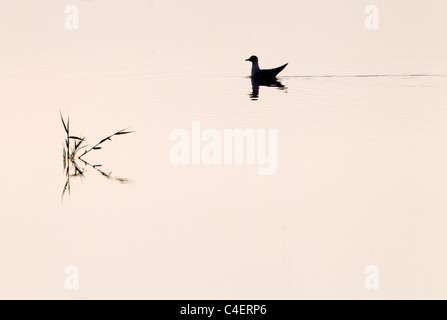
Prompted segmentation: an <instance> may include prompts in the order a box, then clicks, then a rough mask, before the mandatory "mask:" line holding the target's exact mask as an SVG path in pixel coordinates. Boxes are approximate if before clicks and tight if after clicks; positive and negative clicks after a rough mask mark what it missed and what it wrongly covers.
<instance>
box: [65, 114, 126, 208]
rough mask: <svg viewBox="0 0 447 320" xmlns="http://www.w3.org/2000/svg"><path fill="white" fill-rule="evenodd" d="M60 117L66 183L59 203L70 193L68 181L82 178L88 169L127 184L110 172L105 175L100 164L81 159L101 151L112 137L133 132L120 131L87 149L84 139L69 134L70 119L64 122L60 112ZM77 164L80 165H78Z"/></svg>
mask: <svg viewBox="0 0 447 320" xmlns="http://www.w3.org/2000/svg"><path fill="white" fill-rule="evenodd" d="M60 117H61V121H62V125H63V126H64V130H65V133H66V137H65V142H64V146H63V166H64V172H65V176H66V181H65V185H64V188H63V189H62V196H61V201H62V200H63V199H64V196H65V194H66V193H67V192H68V194H69V195H70V193H71V186H70V179H71V178H79V177H80V178H84V177H85V173H86V172H87V171H88V168H91V169H94V170H95V171H96V172H98V173H99V174H101V175H102V176H103V177H105V178H107V179H109V180H113V181H117V182H120V183H127V182H129V179H127V178H122V177H117V176H112V172H111V171H110V172H108V173H107V172H106V171H104V170H101V167H102V164H91V163H89V162H88V161H87V160H85V159H83V157H84V156H85V155H86V154H88V153H89V152H92V151H98V150H101V149H102V145H103V144H104V143H106V142H107V141H111V140H112V138H113V137H115V136H121V135H125V134H130V133H133V132H134V131H128V129H129V128H126V129H122V130H120V131H117V132H115V133H113V134H111V135H109V136H107V137H105V138H103V139H101V140H100V141H99V142H98V143H96V144H95V145H93V146H92V147H90V148H88V147H89V145H88V144H87V141H86V138H85V137H82V136H76V135H72V134H70V118H69V117H67V121H65V120H64V117H63V116H62V112H60ZM81 150H84V152H83V153H82V154H80V153H81ZM79 163H82V164H81V165H80V164H79Z"/></svg>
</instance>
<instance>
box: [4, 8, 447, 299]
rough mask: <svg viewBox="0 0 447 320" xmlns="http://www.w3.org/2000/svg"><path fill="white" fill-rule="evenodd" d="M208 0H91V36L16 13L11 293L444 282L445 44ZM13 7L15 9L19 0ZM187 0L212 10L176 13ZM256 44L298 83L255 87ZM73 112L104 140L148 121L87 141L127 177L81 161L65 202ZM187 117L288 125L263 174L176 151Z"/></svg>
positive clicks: (311, 289) (309, 289) (343, 291)
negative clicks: (369, 269) (270, 17)
mask: <svg viewBox="0 0 447 320" xmlns="http://www.w3.org/2000/svg"><path fill="white" fill-rule="evenodd" d="M347 2H349V1H347ZM306 3H307V2H306V1H301V2H299V4H296V3H295V2H290V3H289V2H287V3H284V5H290V6H292V7H293V6H294V4H295V7H293V8H294V10H295V9H296V10H295V12H298V11H300V12H302V11H303V10H309V12H308V13H307V14H309V15H312V16H313V17H314V20H312V19H310V18H309V19H307V20H306V21H320V20H318V18H317V17H319V15H318V12H319V11H318V10H323V11H320V12H323V13H322V14H324V15H326V14H327V12H326V10H329V9H330V8H328V9H324V8H323V7H321V6H320V5H319V4H318V5H316V7H309V6H308V5H306ZM350 3H351V2H350ZM430 3H431V4H432V6H433V7H436V2H430ZM351 4H352V6H353V8H352V9H348V10H349V12H351V11H352V12H355V10H357V9H358V8H357V7H356V5H354V4H353V2H352V3H351ZM200 5H201V6H199V4H197V7H195V6H193V7H192V8H189V7H188V6H187V5H184V4H177V7H176V8H177V10H176V11H175V12H177V13H172V14H168V12H171V11H170V10H172V9H173V7H175V6H171V5H167V4H161V3H158V2H156V1H155V2H150V1H141V3H139V4H134V5H129V6H128V7H125V8H123V7H121V6H120V5H119V4H118V3H116V2H113V4H111V5H110V6H109V9H108V10H109V11H107V12H108V15H105V16H104V15H103V16H101V17H102V18H101V19H102V20H99V21H96V22H95V21H93V20H94V19H93V17H94V16H95V15H96V16H98V15H100V14H101V12H103V11H102V10H104V8H105V7H104V6H105V4H104V1H103V2H101V1H99V2H98V3H97V2H96V1H95V2H91V3H90V2H83V3H80V9H81V10H82V11H81V12H84V15H85V16H84V17H85V18H84V19H85V20H81V23H83V24H81V28H80V29H79V30H78V31H75V32H78V33H77V34H76V33H69V32H68V31H66V30H64V29H61V30H59V29H54V27H53V25H57V23H59V22H60V21H56V19H51V17H52V15H53V14H54V15H55V14H57V12H59V11H60V9H61V8H62V12H63V6H62V7H57V6H55V5H54V4H50V2H48V3H47V4H46V6H47V7H48V8H51V9H50V10H49V11H48V12H43V13H42V14H43V15H44V18H46V19H47V20H46V21H48V22H47V24H48V25H45V26H41V25H40V24H38V22H37V20H36V19H37V18H32V17H30V16H29V13H26V14H25V15H26V16H27V17H28V18H29V19H31V20H30V26H31V24H32V23H37V27H36V29H35V30H34V31H33V33H32V32H31V31H30V30H28V28H30V26H28V27H25V26H18V27H17V29H16V31H14V32H16V37H19V36H20V35H21V36H22V37H23V39H25V40H26V41H24V42H17V41H18V40H13V39H15V38H13V37H9V36H8V37H7V38H6V40H5V41H6V43H7V44H10V46H8V48H7V49H5V50H2V51H3V54H2V55H3V58H2V59H1V61H0V72H1V73H0V92H2V94H1V96H0V104H1V108H0V118H1V119H2V120H1V123H2V125H1V127H0V134H1V136H2V139H1V143H0V145H1V146H2V160H1V162H0V163H1V167H2V169H3V170H2V178H1V179H0V191H1V194H2V201H1V203H2V204H1V214H0V220H1V223H0V250H1V252H2V275H0V283H1V287H2V290H0V297H3V298H5V297H8V298H11V297H25V298H158V299H159V298H170V299H176V298H211V299H214V298H233V299H239V298H251V299H258V298H259V299H276V298H282V299H296V298H392V297H401V298H413V297H419V298H420V297H435V298H441V297H444V298H445V297H446V292H445V288H446V284H447V283H446V281H445V267H446V265H447V255H446V252H447V251H446V249H447V248H446V243H447V242H446V240H447V236H446V232H445V225H446V222H447V218H446V216H445V212H446V210H447V200H446V199H447V197H446V190H447V188H446V181H447V169H446V166H445V164H446V163H447V140H446V137H447V108H446V103H445V102H446V101H447V99H446V98H447V96H446V92H447V63H445V60H443V59H442V58H440V54H441V53H442V52H445V48H444V47H442V48H440V47H438V46H440V44H439V43H435V42H431V41H430V39H431V38H429V39H428V40H426V41H427V43H426V45H427V50H428V51H429V52H435V53H433V54H432V55H431V54H427V56H425V57H415V56H413V55H412V54H413V53H412V52H414V51H412V50H407V49H409V48H412V44H409V42H402V43H400V46H398V47H394V48H392V49H388V50H389V52H388V51H387V49H385V48H382V47H381V46H380V45H378V44H380V41H381V40H380V39H378V38H377V36H373V38H369V39H366V40H365V39H364V38H365V37H366V35H365V34H364V30H363V29H361V28H360V29H359V30H357V31H351V32H348V33H346V32H345V33H340V34H344V37H342V40H341V44H339V45H338V46H336V47H335V48H334V47H333V45H334V43H333V37H332V33H331V32H333V31H325V30H327V29H330V28H327V27H328V24H330V22H328V21H326V20H324V21H323V20H321V21H320V23H319V24H316V25H314V27H313V29H310V30H308V31H307V35H302V33H301V32H300V31H303V29H302V28H297V29H293V26H294V24H293V21H296V20H292V13H284V15H285V16H284V18H283V19H282V20H279V21H278V26H276V27H275V29H274V31H271V29H270V28H269V27H268V26H260V27H257V28H256V29H255V28H253V27H252V26H251V25H250V21H252V19H253V18H248V19H247V21H246V22H244V21H245V20H244V17H246V15H245V14H246V13H248V12H249V5H248V4H240V5H239V7H238V11H237V12H238V13H237V14H236V15H235V17H234V19H235V21H234V24H235V25H231V26H229V27H228V28H227V29H226V28H223V27H222V26H221V22H223V21H222V19H223V18H222V14H223V15H224V16H225V15H226V14H230V9H225V6H221V5H218V6H213V5H211V4H204V3H202V4H200ZM232 5H233V6H237V4H236V3H233V4H232ZM439 5H440V6H442V5H441V4H439ZM31 6H32V5H31ZM182 6H183V7H182ZM413 6H414V5H413ZM186 7H188V8H189V9H188V8H186ZM361 7H362V6H360V7H359V8H360V19H362V17H363V16H362V10H361ZM199 8H200V10H199ZM392 8H394V7H393V6H391V8H390V10H391V9H392ZM413 9H414V10H416V9H417V8H416V7H415V8H413ZM3 10H9V14H10V16H12V17H14V16H16V17H17V16H18V15H19V12H20V8H18V7H16V5H12V3H11V4H10V6H9V7H8V8H4V9H3ZM58 10H59V11H58ZM182 10H183V11H184V10H186V11H188V10H190V11H188V12H187V15H189V16H194V17H197V21H192V22H191V23H190V24H187V23H186V18H184V19H185V20H183V18H181V19H180V18H179V17H181V15H180V14H179V12H182ZM216 10H217V11H216ZM271 10H272V8H270V6H268V5H267V7H262V8H260V9H259V11H258V15H266V14H267V13H268V12H270V11H271ZM337 10H341V9H340V8H338V9H337ZM26 11H27V12H28V10H26ZM141 11H142V12H141ZM120 12H121V13H120ZM216 12H219V14H217V13H216ZM337 12H338V11H337ZM396 14H397V13H396ZM300 15H303V17H302V18H303V19H304V15H305V13H300ZM289 16H290V17H289ZM162 17H165V19H166V21H164V20H163V18H162ZM289 18H290V19H289ZM176 19H177V20H176ZM178 19H180V20H178ZM214 19H216V21H214ZM315 19H316V20H315ZM0 20H1V19H0ZM8 21H9V20H8ZM405 21H406V20H405ZM437 21H438V20H436V19H434V22H433V23H439V24H441V25H442V22H439V21H438V22H437ZM100 22H101V23H100ZM8 23H9V24H13V23H14V22H12V21H9V22H8ZM295 23H296V22H295ZM300 23H301V24H304V22H300ZM309 23H310V22H309ZM345 23H346V25H344V24H342V25H341V26H340V28H346V30H351V29H352V25H354V24H355V22H354V21H351V20H349V19H348V20H346V21H345ZM2 24H4V25H6V22H2ZM203 24H206V25H207V26H208V28H209V33H208V32H206V30H203V28H202V27H203ZM301 24H300V26H301ZM39 26H40V27H39ZM61 26H63V25H61ZM323 26H326V28H324V27H323ZM444 26H445V23H444ZM163 27H166V28H167V29H164V28H163ZM281 28H283V29H282V30H284V32H285V33H286V34H283V33H281V32H280V29H281ZM154 29H156V30H154ZM237 30H239V32H238V31H237ZM354 30H356V29H354ZM444 30H445V28H444ZM5 32H6V31H5V30H4V28H3V31H2V33H5ZM303 32H304V31H303ZM382 32H383V34H382V35H383V37H384V38H386V39H388V40H387V41H392V40H393V39H401V38H399V34H392V33H391V34H389V33H388V34H387V33H386V32H385V31H382ZM408 32H409V31H408ZM291 36H294V37H292V38H290V37H291ZM368 36H369V35H368ZM423 36H424V35H423V34H420V35H419V34H417V35H415V37H421V38H423ZM288 37H289V38H288ZM316 37H319V38H318V39H320V40H318V41H320V42H321V43H320V44H316V43H315V40H314V38H316ZM286 39H296V40H297V41H296V43H291V41H292V40H286ZM343 39H345V40H343ZM348 39H351V41H348ZM417 39H419V38H417ZM298 40H299V41H298ZM356 41H357V42H356ZM359 41H360V44H359V48H358V52H357V53H356V47H355V44H353V43H358V42H359ZM362 41H363V42H362ZM421 41H422V40H421ZM368 42H373V43H372V44H371V47H374V46H375V48H376V49H375V51H374V52H370V53H368V50H369V49H370V47H366V48H365V46H367V44H368ZM346 43H350V45H349V46H348V45H344V48H345V49H343V50H342V49H340V48H341V47H343V44H346ZM312 45H313V46H314V47H312ZM362 46H363V47H362ZM330 48H333V50H331V49H330ZM346 48H348V49H346ZM443 50H444V51H443ZM324 52H325V54H323V53H324ZM436 52H438V53H439V55H438V53H436ZM252 54H257V55H258V56H259V57H260V59H261V67H265V68H271V67H276V66H279V65H282V64H284V63H286V62H289V66H288V67H287V68H286V69H285V70H284V71H283V72H282V73H281V74H280V77H279V81H280V82H281V84H282V86H284V87H280V88H278V87H264V86H261V87H260V88H259V93H258V96H257V97H253V88H252V83H251V80H250V78H249V77H248V75H249V73H250V64H249V63H248V62H245V61H244V60H245V59H246V58H248V57H249V56H250V55H252ZM369 54H370V56H369ZM399 55H401V59H397V58H396V57H398V56H399ZM368 57H371V58H368ZM59 112H62V114H63V115H64V117H65V118H66V117H68V116H69V117H70V131H71V132H72V133H73V134H75V135H83V136H85V137H86V139H87V142H88V143H89V144H90V145H93V144H95V143H96V142H98V141H100V140H101V139H102V138H104V137H106V136H108V135H110V134H112V133H114V132H116V131H118V130H120V129H123V128H127V127H129V126H130V127H131V130H133V131H135V132H134V133H132V134H129V135H123V136H116V137H113V138H112V141H108V142H107V143H105V144H104V146H103V149H101V150H95V151H94V152H91V153H90V154H89V155H87V156H86V157H85V159H86V160H87V161H88V162H89V163H91V164H95V165H97V164H100V165H101V167H96V169H100V170H101V171H103V172H104V173H107V174H108V173H110V175H111V176H113V177H120V178H125V179H128V181H127V183H120V181H116V180H113V179H107V177H104V175H102V174H101V172H99V171H98V170H96V169H95V168H93V167H91V166H86V165H85V164H83V163H82V162H80V166H81V168H82V169H83V170H86V171H85V172H84V176H83V177H72V178H71V179H70V194H65V196H64V197H63V199H61V194H62V191H63V188H64V185H65V183H66V176H65V174H64V169H63V158H62V150H63V144H64V139H65V132H64V128H63V125H62V123H61V120H60V115H59ZM192 121H200V123H201V127H202V128H203V129H206V128H212V129H217V130H219V131H220V132H223V130H224V129H232V128H241V129H246V128H252V129H258V128H260V129H277V130H278V156H277V158H278V167H277V172H276V174H274V175H272V176H260V175H258V166H257V165H254V166H253V165H230V166H224V165H210V166H206V165H189V166H187V165H185V166H174V165H172V164H171V162H170V161H169V150H170V148H171V146H172V145H173V143H172V142H170V141H169V133H170V132H171V131H172V130H174V129H176V128H183V129H186V130H188V131H189V132H190V130H191V123H192ZM371 264H372V265H377V266H379V267H380V270H381V274H383V279H382V282H381V285H383V287H382V286H381V289H380V291H378V292H377V293H373V294H371V292H369V291H367V290H365V288H364V286H363V279H364V277H365V274H364V268H365V267H366V266H367V265H371ZM66 265H76V266H78V267H79V270H80V290H78V291H76V292H74V291H68V290H66V289H65V288H64V286H63V282H64V279H65V276H66V275H65V274H64V268H65V266H66ZM421 292H424V295H423V296H422V293H421Z"/></svg>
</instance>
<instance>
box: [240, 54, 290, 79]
mask: <svg viewBox="0 0 447 320" xmlns="http://www.w3.org/2000/svg"><path fill="white" fill-rule="evenodd" d="M245 61H250V62H251V78H252V79H255V80H256V81H262V82H266V81H273V80H275V79H276V76H277V75H278V73H280V72H281V71H282V70H284V68H285V67H287V65H288V63H286V64H285V65H282V66H281V67H278V68H274V69H261V68H259V60H258V57H257V56H251V57H250V58H248V59H246V60H245Z"/></svg>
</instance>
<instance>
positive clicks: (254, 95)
mask: <svg viewBox="0 0 447 320" xmlns="http://www.w3.org/2000/svg"><path fill="white" fill-rule="evenodd" d="M261 86H264V87H274V88H277V89H278V90H284V91H285V92H286V93H287V87H286V86H285V85H283V84H282V83H281V81H280V80H278V79H273V80H256V79H254V78H251V89H252V92H250V94H249V96H250V99H251V100H258V98H259V87H261Z"/></svg>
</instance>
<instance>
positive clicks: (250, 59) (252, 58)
mask: <svg viewBox="0 0 447 320" xmlns="http://www.w3.org/2000/svg"><path fill="white" fill-rule="evenodd" d="M245 61H251V62H258V57H257V56H251V57H250V58H248V59H246V60H245Z"/></svg>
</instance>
